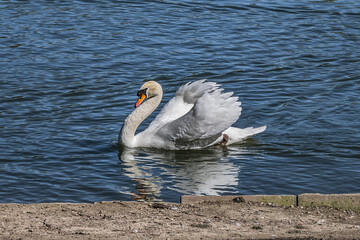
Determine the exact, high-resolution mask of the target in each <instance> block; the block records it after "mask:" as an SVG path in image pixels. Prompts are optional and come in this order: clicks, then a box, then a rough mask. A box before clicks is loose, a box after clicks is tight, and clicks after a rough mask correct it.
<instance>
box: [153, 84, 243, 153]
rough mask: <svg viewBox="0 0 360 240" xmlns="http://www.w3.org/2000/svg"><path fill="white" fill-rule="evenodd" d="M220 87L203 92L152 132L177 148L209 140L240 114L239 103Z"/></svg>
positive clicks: (207, 143)
mask: <svg viewBox="0 0 360 240" xmlns="http://www.w3.org/2000/svg"><path fill="white" fill-rule="evenodd" d="M232 94H233V93H223V92H222V89H216V90H212V91H208V92H205V93H204V94H203V95H202V96H200V97H199V98H198V99H197V101H196V102H195V104H194V107H193V108H191V110H190V111H189V112H188V113H186V114H185V115H184V116H182V117H180V118H178V119H176V120H175V121H172V122H169V123H167V124H165V125H164V126H163V127H162V128H161V129H159V130H158V132H157V133H156V135H158V136H159V137H161V138H162V139H167V140H168V141H171V142H174V143H175V146H176V147H177V148H181V147H182V145H184V147H189V145H191V146H192V147H204V146H207V145H209V144H211V143H213V142H214V141H215V140H216V139H217V138H219V136H220V135H221V134H222V132H223V131H225V130H226V129H228V128H229V127H230V126H231V125H232V124H234V123H235V122H236V121H237V119H238V118H239V116H240V114H241V107H240V105H241V103H240V102H238V101H237V100H238V98H237V97H231V96H232Z"/></svg>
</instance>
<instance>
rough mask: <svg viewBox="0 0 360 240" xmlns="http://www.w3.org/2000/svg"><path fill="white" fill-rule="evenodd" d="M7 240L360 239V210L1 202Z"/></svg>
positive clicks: (1, 228) (0, 234)
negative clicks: (358, 211) (359, 212)
mask: <svg viewBox="0 0 360 240" xmlns="http://www.w3.org/2000/svg"><path fill="white" fill-rule="evenodd" d="M0 212H1V216H0V222H1V224H0V238H1V239H360V215H359V214H358V213H355V212H352V211H344V210H336V209H332V208H326V207H322V208H310V207H279V206H272V205H268V204H262V203H251V202H248V203H244V202H241V203H236V202H229V203H216V202H212V203H211V202H207V203H198V204H173V203H139V202H103V203H94V204H85V203H77V204H70V203H68V204H67V203H43V204H0Z"/></svg>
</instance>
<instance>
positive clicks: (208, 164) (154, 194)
mask: <svg viewBox="0 0 360 240" xmlns="http://www.w3.org/2000/svg"><path fill="white" fill-rule="evenodd" d="M239 154H241V152H240V150H239V148H236V147H234V148H227V149H226V150H224V149H217V148H213V149H205V150H186V151H185V150H177V151H170V150H158V149H141V148H123V149H120V150H119V160H120V164H121V165H122V167H123V169H124V170H125V175H126V176H128V177H129V178H131V179H132V180H134V181H135V183H134V184H135V185H136V186H135V187H134V189H133V190H130V191H129V190H125V192H126V193H127V194H131V196H132V198H133V199H135V200H145V201H153V200H158V198H159V197H160V194H161V192H162V191H163V190H165V189H167V190H169V191H176V192H178V193H180V194H194V195H219V194H222V193H223V192H229V191H231V190H232V191H236V190H235V189H236V187H237V186H238V181H239V178H238V174H239V171H240V169H239V166H238V165H237V166H236V165H234V163H232V161H236V160H235V158H236V159H237V160H238V159H239ZM232 156H234V157H232ZM120 191H122V190H120ZM122 192H124V191H122ZM161 198H164V197H161Z"/></svg>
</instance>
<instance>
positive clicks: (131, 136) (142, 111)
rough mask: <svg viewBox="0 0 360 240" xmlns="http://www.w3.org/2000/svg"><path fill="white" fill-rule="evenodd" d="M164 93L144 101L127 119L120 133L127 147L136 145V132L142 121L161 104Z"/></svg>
mask: <svg viewBox="0 0 360 240" xmlns="http://www.w3.org/2000/svg"><path fill="white" fill-rule="evenodd" d="M161 99H162V94H158V95H156V96H154V97H151V98H149V99H147V100H146V101H144V102H143V103H142V104H141V105H140V106H139V107H137V108H135V110H134V111H133V112H132V113H131V114H130V115H129V116H128V117H127V118H126V119H125V121H124V124H123V126H122V128H121V131H120V134H119V143H122V144H124V145H125V146H127V147H136V140H135V132H136V129H137V128H138V127H139V125H140V123H141V122H142V121H144V120H145V119H146V118H147V117H148V116H149V115H150V114H151V113H152V112H153V111H154V110H155V109H156V108H157V107H158V106H159V104H160V102H161Z"/></svg>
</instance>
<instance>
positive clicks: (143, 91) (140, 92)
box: [137, 88, 147, 96]
mask: <svg viewBox="0 0 360 240" xmlns="http://www.w3.org/2000/svg"><path fill="white" fill-rule="evenodd" d="M146 90H147V88H145V89H141V90H140V91H138V92H137V95H138V96H141V95H142V94H144V95H145V96H146Z"/></svg>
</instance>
